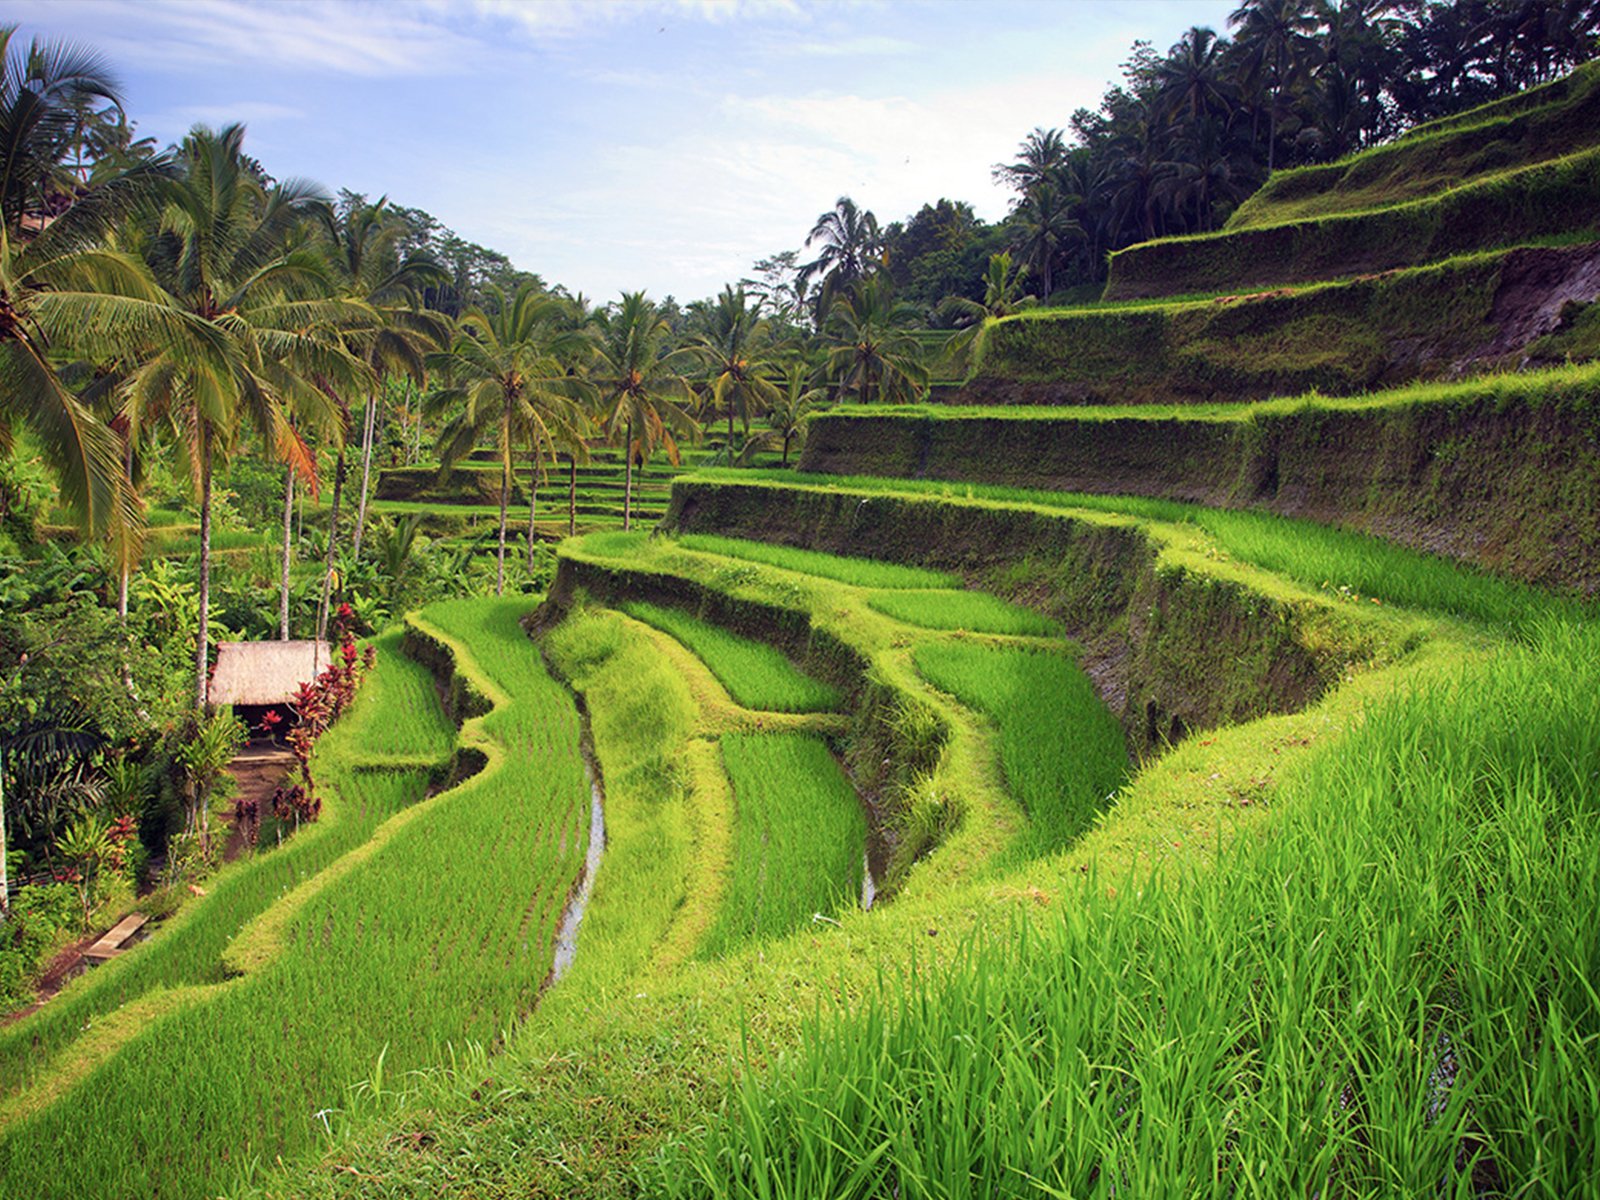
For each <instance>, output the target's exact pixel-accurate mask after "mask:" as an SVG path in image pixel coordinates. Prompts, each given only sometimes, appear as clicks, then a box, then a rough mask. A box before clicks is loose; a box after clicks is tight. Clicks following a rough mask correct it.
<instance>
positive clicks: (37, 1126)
mask: <svg viewBox="0 0 1600 1200" xmlns="http://www.w3.org/2000/svg"><path fill="white" fill-rule="evenodd" d="M527 608H528V604H527V602H526V601H511V600H508V601H505V602H503V603H498V604H496V603H494V602H490V601H452V602H447V603H445V604H441V605H439V606H436V607H434V608H432V609H429V610H427V618H426V619H428V620H429V621H431V622H434V623H436V624H437V626H438V627H439V628H441V629H442V630H444V631H445V632H446V633H447V634H448V635H449V636H450V637H452V638H453V639H455V640H456V641H457V642H458V643H459V644H460V645H462V646H464V647H467V648H468V650H467V651H466V653H470V654H471V656H472V659H473V661H472V662H471V663H470V664H468V663H463V664H461V665H462V668H463V669H466V670H471V671H473V672H474V673H475V674H479V675H480V677H481V678H482V679H483V681H484V684H485V686H486V687H492V688H494V689H497V690H498V691H499V693H500V694H501V695H502V696H503V697H504V700H503V702H502V703H501V704H500V705H499V706H498V707H497V708H496V709H495V710H494V711H493V712H492V713H490V714H489V715H487V716H486V717H484V718H483V721H482V725H481V727H475V728H474V729H473V730H472V731H470V733H469V735H464V736H472V737H474V738H482V739H484V740H483V741H482V742H481V743H480V747H481V748H482V750H483V758H484V760H486V766H485V769H484V770H483V771H482V772H481V773H479V774H478V775H476V776H473V777H472V778H471V779H469V780H467V781H466V782H465V783H463V784H460V785H459V786H458V787H456V788H455V789H452V791H451V792H450V793H448V794H447V795H445V796H441V797H440V798H439V799H438V801H437V802H434V803H428V804H423V805H417V806H415V807H413V808H411V809H409V810H408V811H407V812H405V813H403V814H401V815H400V816H399V817H397V818H394V819H391V820H390V821H389V822H386V823H385V824H384V825H383V826H382V827H381V830H380V832H379V833H378V835H377V836H376V837H375V838H373V839H372V840H371V841H370V842H369V844H368V846H366V847H364V848H363V849H362V850H360V851H358V852H357V854H356V855H355V856H354V857H349V858H346V859H345V860H344V861H343V862H342V863H340V864H339V865H338V866H336V867H334V868H333V869H332V870H330V871H327V872H325V873H324V874H323V876H322V877H321V878H320V879H319V880H318V881H317V882H316V883H315V884H313V885H312V886H311V887H310V888H308V889H305V890H302V891H300V892H298V893H296V894H295V895H294V896H293V897H291V898H286V899H285V901H284V902H283V903H281V904H279V905H277V906H275V907H274V908H273V909H272V910H271V911H270V912H269V913H268V914H267V915H266V919H265V920H264V921H263V922H261V923H258V924H256V925H255V926H253V927H252V928H250V929H249V930H247V931H245V933H244V934H243V936H241V937H240V938H238V939H236V940H235V941H234V943H233V944H232V946H231V947H230V948H229V950H228V954H227V958H228V961H229V963H230V964H231V965H232V966H233V968H234V969H235V970H243V971H244V972H245V973H244V975H243V977H242V978H240V979H237V980H236V981H234V982H233V983H230V984H227V985H225V986H224V987H223V988H222V989H220V990H218V991H215V992H211V993H203V994H199V995H192V996H190V997H189V998H188V1002H187V1003H182V1004H179V1005H177V1006H175V1007H173V1008H171V1009H170V1010H168V1011H164V1012H158V1019H154V1020H151V1021H150V1022H149V1023H148V1024H147V1025H146V1026H145V1027H144V1028H143V1029H142V1031H140V1032H137V1033H136V1034H134V1035H133V1036H131V1037H130V1038H129V1039H128V1040H127V1041H126V1042H125V1043H124V1044H122V1045H121V1046H120V1047H119V1049H118V1051H117V1053H115V1054H114V1055H113V1056H111V1057H110V1058H109V1059H108V1060H107V1061H105V1062H104V1063H103V1065H101V1066H100V1067H99V1068H98V1069H97V1070H96V1071H95V1072H94V1073H93V1074H92V1075H91V1076H90V1077H89V1078H88V1079H87V1080H85V1081H84V1082H83V1083H82V1084H80V1085H79V1086H77V1087H75V1088H73V1089H71V1090H70V1091H69V1092H68V1093H67V1094H66V1095H65V1096H63V1097H62V1098H61V1099H60V1100H59V1101H58V1102H56V1103H53V1104H50V1105H48V1106H44V1107H41V1108H39V1109H38V1110H37V1111H34V1112H32V1113H31V1114H30V1115H28V1116H25V1117H22V1118H21V1119H19V1120H17V1121H15V1122H13V1123H12V1124H11V1125H9V1126H8V1127H7V1128H6V1129H5V1131H4V1134H3V1135H0V1172H3V1174H4V1176H5V1178H6V1179H7V1181H8V1183H9V1184H11V1185H13V1186H16V1187H19V1188H22V1189H23V1190H25V1191H26V1192H28V1193H29V1194H31V1195H36V1196H41V1197H46V1196H84V1195H135V1194H137V1195H150V1194H154V1193H156V1192H160V1193H161V1194H174V1195H177V1194H189V1195H200V1194H209V1193H212V1192H216V1191H219V1190H226V1189H230V1188H232V1187H234V1186H236V1185H237V1184H238V1183H239V1181H240V1180H241V1179H242V1178H243V1176H244V1175H245V1174H247V1173H248V1172H249V1170H250V1169H251V1167H250V1164H251V1163H252V1162H254V1161H257V1160H265V1161H271V1160H272V1159H274V1158H275V1157H277V1156H279V1155H282V1156H284V1157H288V1156H292V1155H294V1154H297V1153H304V1152H306V1151H308V1150H310V1149H311V1148H312V1147H314V1146H315V1145H316V1144H317V1143H318V1141H319V1140H320V1139H321V1137H322V1136H324V1134H323V1129H324V1126H323V1123H322V1121H321V1120H308V1119H307V1118H308V1115H309V1114H311V1113H315V1112H317V1111H319V1110H321V1111H324V1112H325V1115H326V1116H327V1118H328V1120H329V1122H330V1124H331V1123H332V1122H334V1121H335V1120H342V1119H344V1118H345V1117H346V1116H347V1114H349V1113H350V1112H351V1110H352V1108H357V1107H361V1106H363V1105H372V1104H374V1103H376V1102H377V1101H378V1100H379V1099H380V1098H379V1097H375V1096H372V1095H371V1092H372V1089H371V1087H370V1086H369V1088H368V1091H367V1098H366V1099H365V1100H364V1099H363V1097H362V1094H361V1093H359V1092H355V1091H352V1087H351V1085H353V1084H355V1083H357V1082H358V1081H359V1080H362V1079H363V1078H366V1079H368V1082H369V1085H370V1083H371V1076H372V1075H373V1072H374V1064H375V1063H381V1064H382V1065H381V1067H380V1068H379V1069H380V1070H383V1071H385V1072H388V1073H390V1074H391V1076H392V1077H393V1078H397V1079H402V1078H406V1073H407V1072H409V1071H413V1070H419V1069H422V1068H427V1067H434V1066H437V1065H439V1064H440V1063H441V1062H442V1061H444V1060H446V1059H447V1058H448V1054H449V1048H450V1047H452V1046H454V1047H464V1046H466V1045H467V1044H468V1043H483V1042H487V1041H489V1040H490V1039H491V1038H493V1037H495V1036H496V1035H497V1034H499V1033H500V1032H501V1031H502V1030H504V1029H506V1028H508V1027H509V1025H510V1024H511V1023H512V1022H513V1021H514V1020H515V1019H516V1018H517V1017H518V1016H519V1015H520V1014H521V1013H523V1012H525V1011H526V1010H527V1007H528V1006H529V1005H530V1004H531V1003H532V1001H533V999H534V998H535V996H536V995H537V991H538V987H539V983H540V980H542V979H543V978H544V976H545V974H546V972H547V971H548V969H549V965H550V962H551V956H552V942H553V932H554V927H555V923H556V920H557V919H558V917H559V915H560V912H561V909H562V907H563V905H564V904H565V901H566V898H567V895H568V893H569V891H570V889H571V886H572V882H573V879H574V878H575V877H576V874H577V871H578V868H579V865H580V864H581V862H582V860H583V856H584V843H585V840H586V839H585V838H584V836H583V834H582V831H583V829H585V828H586V826H587V820H586V818H587V814H588V808H589V805H588V799H589V798H588V788H587V785H586V783H585V780H584V774H583V766H582V762H581V760H580V758H579V754H578V718H577V714H576V712H575V710H574V708H573V704H572V700H571V697H570V696H569V695H568V694H567V692H566V690H565V689H564V688H562V687H561V685H560V684H558V683H556V682H555V681H554V680H553V679H551V678H550V676H549V675H548V674H547V673H546V672H545V670H544V667H543V665H542V663H541V662H540V659H539V655H538V652H537V650H536V649H535V647H534V646H533V645H532V644H531V643H530V642H529V641H528V639H527V637H526V635H525V634H524V633H523V631H522V629H521V628H520V626H519V625H518V620H519V618H520V617H521V616H523V615H525V613H526V611H527ZM331 736H332V735H331V734H330V737H331ZM268 1011H270V1012H273V1013H278V1014H281V1015H282V1019H272V1020H262V1019H261V1014H262V1013H263V1012H268ZM8 1032H10V1031H8ZM239 1063H249V1064H251V1065H252V1069H251V1070H249V1071H244V1072H241V1071H239V1070H238V1069H237V1066H238V1064H239ZM157 1095H158V1096H162V1097H165V1098H166V1100H167V1101H168V1102H167V1103H164V1104H162V1105H160V1106H155V1107H152V1106H151V1105H150V1103H149V1100H148V1098H149V1097H150V1096H157ZM86 1121H87V1122H92V1123H93V1124H94V1125H95V1126H96V1127H104V1128H112V1127H118V1128H137V1129H139V1130H140V1131H141V1137H143V1138H145V1139H147V1141H146V1142H145V1143H144V1144H146V1145H148V1146H150V1147H152V1148H154V1147H159V1148H160V1150H159V1152H157V1151H155V1150H154V1149H152V1150H151V1151H150V1152H148V1153H144V1154H138V1155H134V1154H130V1153H128V1150H127V1148H126V1146H125V1145H123V1144H121V1143H117V1142H105V1143H103V1150H96V1149H95V1148H94V1147H89V1146H85V1145H84V1144H83V1142H82V1139H81V1131H82V1130H83V1129H84V1128H85V1127H86V1126H85V1122H86ZM68 1146H71V1147H72V1152H71V1153H67V1152H66V1147H68ZM50 1147H61V1148H62V1152H61V1153H59V1154H57V1153H52V1152H50V1150H49V1148H50Z"/></svg>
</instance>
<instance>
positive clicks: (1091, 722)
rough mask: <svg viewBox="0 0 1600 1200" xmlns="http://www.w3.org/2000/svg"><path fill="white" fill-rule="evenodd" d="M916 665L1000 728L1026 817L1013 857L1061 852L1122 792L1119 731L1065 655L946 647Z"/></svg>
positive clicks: (919, 652)
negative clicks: (1015, 854)
mask: <svg viewBox="0 0 1600 1200" xmlns="http://www.w3.org/2000/svg"><path fill="white" fill-rule="evenodd" d="M914 659H915V661H916V664H917V670H918V671H920V672H921V673H922V676H923V678H925V679H926V680H927V681H928V682H929V683H931V684H933V686H934V687H936V688H939V689H941V690H942V691H946V692H949V693H950V694H951V695H952V696H954V697H955V698H956V699H957V700H960V701H961V702H962V703H963V704H965V705H967V706H969V707H971V708H975V709H977V710H978V711H979V712H982V713H984V714H985V715H986V716H988V717H990V718H991V719H992V720H993V721H994V722H995V724H996V725H998V726H999V729H1000V764H1001V768H1002V769H1003V770H1004V771H1005V776H1006V785H1007V787H1008V788H1009V789H1010V792H1011V794H1012V796H1013V797H1014V798H1015V799H1016V800H1017V802H1018V803H1019V804H1021V805H1022V807H1023V808H1024V809H1025V810H1026V811H1027V814H1028V822H1029V830H1028V833H1027V835H1025V838H1024V843H1023V845H1022V847H1020V848H1019V852H1021V853H1024V854H1038V853H1043V852H1046V851H1049V850H1055V849H1059V848H1060V847H1062V846H1065V845H1067V844H1068V843H1069V842H1071V841H1072V840H1073V839H1074V838H1076V837H1078V836H1079V835H1080V834H1081V833H1082V832H1083V831H1084V830H1085V829H1087V828H1088V826H1089V823H1090V822H1091V821H1092V820H1093V819H1094V818H1095V816H1096V815H1097V814H1098V813H1100V812H1101V811H1102V810H1103V809H1104V808H1105V807H1106V805H1107V804H1108V803H1109V802H1110V800H1111V796H1112V794H1113V793H1115V792H1116V790H1117V788H1118V787H1120V786H1121V785H1122V782H1123V780H1124V779H1125V777H1126V775H1127V770H1128V752H1127V747H1126V745H1125V744H1124V742H1123V735H1122V726H1121V725H1120V724H1119V723H1118V722H1117V719H1116V718H1115V717H1114V716H1112V715H1111V710H1110V709H1108V708H1107V707H1106V706H1105V704H1104V702H1102V701H1101V699H1100V697H1099V696H1098V695H1097V694H1096V692H1095V690H1094V684H1093V682H1092V681H1091V680H1090V679H1089V677H1088V676H1087V675H1085V674H1084V672H1083V670H1082V669H1081V668H1080V667H1079V666H1078V665H1077V663H1075V662H1073V661H1072V660H1071V659H1069V658H1067V657H1066V656H1065V655H1062V654H1060V653H1052V652H1048V651H1042V650H1032V649H1020V648H1011V647H996V646H985V645H981V644H977V643H970V642H948V641H947V642H929V643H925V644H923V645H921V646H918V647H917V648H916V650H915V652H914Z"/></svg>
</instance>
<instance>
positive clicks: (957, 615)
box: [867, 591, 1061, 637]
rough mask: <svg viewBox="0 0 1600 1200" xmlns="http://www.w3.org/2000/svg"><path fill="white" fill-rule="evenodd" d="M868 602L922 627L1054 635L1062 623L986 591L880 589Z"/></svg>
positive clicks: (885, 613)
mask: <svg viewBox="0 0 1600 1200" xmlns="http://www.w3.org/2000/svg"><path fill="white" fill-rule="evenodd" d="M867 603H868V604H869V605H870V606H871V607H872V608H873V609H875V610H876V611H878V612H881V613H882V614H883V615H884V616H886V617H893V618H894V619H895V620H896V621H904V622H905V623H906V624H908V625H917V626H920V627H921V628H923V629H964V630H966V631H968V632H969V633H1009V634H1018V635H1022V636H1032V637H1051V636H1054V635H1056V634H1059V633H1060V632H1061V627H1060V625H1058V624H1057V623H1056V622H1055V621H1052V620H1050V619H1049V618H1048V617H1043V616H1040V615H1039V614H1038V613H1036V612H1034V611H1033V610H1031V609H1027V608H1023V607H1021V606H1020V605H1016V604H1010V603H1007V602H1006V601H1004V600H1001V599H999V598H998V597H995V596H991V595H989V594H987V593H986V592H953V591H902V592H879V593H878V594H876V595H874V596H872V597H870V598H869V599H868V600H867Z"/></svg>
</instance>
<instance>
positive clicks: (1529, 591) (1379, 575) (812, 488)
mask: <svg viewBox="0 0 1600 1200" xmlns="http://www.w3.org/2000/svg"><path fill="white" fill-rule="evenodd" d="M741 486H743V487H748V488H752V489H754V488H763V489H770V490H771V491H772V492H774V493H776V495H775V496H774V499H778V498H780V497H781V496H782V495H783V494H786V493H789V494H792V493H799V494H802V495H804V494H807V493H819V492H829V493H840V492H844V493H849V494H853V495H859V496H862V497H867V496H904V497H907V498H908V499H911V500H914V501H928V502H938V503H953V504H957V505H963V504H966V505H975V506H978V507H982V506H984V505H987V504H1000V505H1015V506H1022V507H1024V508H1030V509H1037V510H1040V511H1056V512H1071V511H1079V512H1092V513H1101V514H1106V515H1108V516H1119V515H1120V516H1126V517H1128V518H1132V519H1135V520H1138V521H1145V522H1159V523H1162V524H1169V525H1172V526H1175V527H1177V528H1178V529H1180V530H1182V529H1191V530H1195V531H1197V532H1200V533H1202V534H1203V535H1204V538H1205V541H1206V543H1207V544H1208V546H1209V550H1208V552H1209V553H1210V554H1212V555H1216V556H1219V557H1221V558H1223V559H1232V560H1235V561H1238V562H1241V563H1249V564H1251V565H1252V566H1256V567H1260V568H1262V569H1263V570H1266V571H1270V572H1272V573H1273V574H1276V575H1281V576H1283V577H1285V578H1287V579H1290V580H1292V581H1294V582H1295V583H1297V584H1300V585H1302V586H1304V587H1307V588H1311V589H1314V590H1316V591H1318V592H1321V593H1322V594H1324V595H1326V596H1328V597H1330V598H1332V599H1337V600H1340V601H1343V602H1349V603H1360V602H1371V601H1373V600H1377V601H1379V602H1381V603H1383V604H1392V605H1400V606H1403V607H1406V608H1411V609H1415V610H1418V611H1421V612H1428V613H1434V614H1437V615H1440V616H1447V617H1451V618H1453V619H1459V620H1468V621H1473V622H1477V623H1481V624H1483V625H1486V626H1490V627H1493V628H1496V629H1501V630H1506V631H1512V632H1515V631H1518V630H1522V629H1524V628H1527V627H1529V626H1530V624H1532V623H1536V622H1538V621H1539V620H1541V619H1543V618H1544V617H1546V616H1551V615H1562V614H1567V615H1577V613H1578V612H1580V611H1581V607H1580V606H1579V605H1578V604H1577V603H1576V602H1575V601H1571V600H1567V599H1563V598H1561V597H1559V596H1554V595H1551V594H1550V593H1549V592H1547V591H1544V590H1541V589H1539V588H1535V587H1533V586H1531V585H1529V584H1525V583H1521V582H1519V581H1517V580H1514V579H1506V578H1504V577H1502V576H1498V575H1493V574H1490V573H1489V572H1487V571H1482V570H1478V569H1475V568H1473V567H1471V566H1468V565H1466V564H1463V563H1458V562H1454V561H1452V560H1449V559H1445V558H1441V557H1439V556H1437V555H1431V554H1425V553H1421V552H1419V551H1416V550H1411V549H1408V548H1406V547H1404V546H1397V545H1395V544H1394V543H1393V542H1388V541H1384V540H1383V539H1381V538H1377V537H1374V536H1372V535H1370V534H1365V533H1361V532H1358V531H1355V530H1349V529H1341V528H1337V527H1333V526H1329V525H1324V524H1321V523H1318V522H1315V521H1308V520H1303V519H1297V518H1292V517H1282V516H1278V515H1276V514H1272V513H1263V512H1252V511H1248V510H1230V509H1215V508H1208V507H1205V506H1203V505H1198V504H1187V503H1183V502H1181V501H1175V500H1162V499H1155V498H1149V497H1140V496H1106V495H1098V494H1090V493H1068V492H1050V491H1041V490H1038V489H1031V488H1013V487H1006V486H1003V485H997V484H983V483H950V482H944V481H936V480H916V479H893V478H884V477H879V476H861V475H818V474H813V473H801V472H797V471H788V472H782V471H761V472H750V471H740V472H726V471H710V470H707V471H703V472H699V473H696V474H695V475H692V476H688V477H686V479H685V480H684V482H683V483H682V484H681V485H680V487H684V488H689V489H696V488H705V489H708V490H712V491H714V490H717V489H728V488H739V487H741ZM719 524H720V525H723V526H724V527H727V525H726V523H725V522H723V521H721V520H720V514H719ZM737 532H739V533H741V534H744V535H746V536H752V537H757V536H760V533H761V530H760V528H759V527H758V526H756V525H753V524H752V525H750V526H749V527H745V526H742V525H741V526H739V527H738V528H737ZM862 548H863V549H865V547H862ZM885 549H886V550H888V549H892V548H891V547H886V548H885ZM1006 574H1007V571H1006V570H1005V569H1004V568H997V569H996V570H995V571H994V572H993V573H992V576H991V578H990V580H989V586H991V587H993V588H994V589H996V590H999V591H1000V592H1001V593H1002V594H1004V593H1005V592H1006V591H1007V588H1006V584H1005V578H1004V577H1005V575H1006Z"/></svg>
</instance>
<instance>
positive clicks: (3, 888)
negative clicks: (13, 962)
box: [0, 751, 11, 921]
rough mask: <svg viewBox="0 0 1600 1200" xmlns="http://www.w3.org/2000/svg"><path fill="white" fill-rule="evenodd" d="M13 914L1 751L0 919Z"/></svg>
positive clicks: (4, 780)
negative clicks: (7, 862)
mask: <svg viewBox="0 0 1600 1200" xmlns="http://www.w3.org/2000/svg"><path fill="white" fill-rule="evenodd" d="M10 916H11V891H10V888H9V885H8V883H7V881H6V756H5V752H4V751H0V921H4V920H6V919H7V918H8V917H10Z"/></svg>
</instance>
